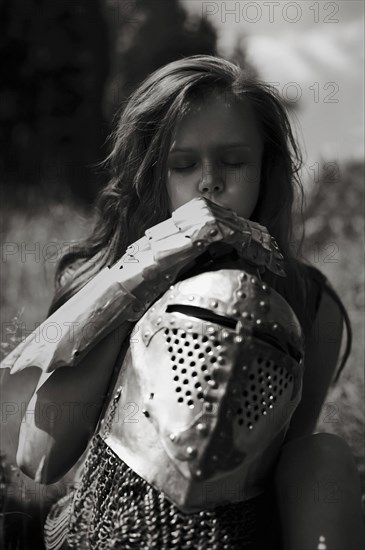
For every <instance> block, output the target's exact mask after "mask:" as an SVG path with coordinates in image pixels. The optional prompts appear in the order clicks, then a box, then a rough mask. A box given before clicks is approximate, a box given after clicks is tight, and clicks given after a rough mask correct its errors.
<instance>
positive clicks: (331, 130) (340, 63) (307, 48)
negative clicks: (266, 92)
mask: <svg viewBox="0 0 365 550" xmlns="http://www.w3.org/2000/svg"><path fill="white" fill-rule="evenodd" d="M181 2H182V4H183V5H184V6H185V7H186V8H187V9H188V10H189V11H190V12H191V13H194V14H196V15H199V16H200V17H206V18H207V19H208V20H209V21H210V22H211V23H212V24H213V25H214V26H215V27H216V28H217V30H218V33H219V42H218V45H219V51H220V53H221V55H223V56H224V55H225V54H229V52H230V51H231V50H232V48H233V46H234V45H235V43H237V40H240V41H242V44H244V45H245V48H246V51H247V55H248V59H249V61H251V62H252V64H253V65H254V66H255V67H256V68H257V69H258V71H259V74H260V76H261V78H262V79H263V80H265V81H267V82H271V83H277V87H278V89H279V90H280V91H281V92H286V94H287V96H288V97H289V98H291V99H293V98H295V97H296V96H297V95H300V96H301V101H300V109H298V110H297V118H298V121H299V125H300V128H301V129H299V130H298V131H299V135H300V134H302V138H300V140H301V143H302V144H303V142H304V147H305V151H306V152H307V154H306V157H307V164H308V165H311V164H312V163H313V162H315V161H316V160H318V159H319V158H320V157H322V158H324V159H325V160H327V161H341V160H345V159H350V158H357V159H358V158H363V155H364V106H363V104H364V99H363V97H364V59H363V58H364V31H363V29H364V3H363V2H362V0H359V1H352V0H350V1H345V0H340V1H337V2H326V1H325V0H321V1H319V2H315V1H311V0H301V1H297V2H287V1H284V0H281V1H278V0H276V1H275V0H268V1H265V0H260V2H257V1H256V2H251V1H240V2H237V1H226V2H225V1H212V2H210V1H201V0H181Z"/></svg>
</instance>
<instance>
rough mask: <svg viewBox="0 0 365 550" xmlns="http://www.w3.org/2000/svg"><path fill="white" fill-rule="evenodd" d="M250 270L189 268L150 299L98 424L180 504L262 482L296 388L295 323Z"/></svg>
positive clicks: (199, 506) (208, 501) (238, 497)
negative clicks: (155, 298) (190, 273)
mask: <svg viewBox="0 0 365 550" xmlns="http://www.w3.org/2000/svg"><path fill="white" fill-rule="evenodd" d="M240 267H242V264H241V266H240ZM247 268H248V270H246V269H245V270H243V269H241V268H240V269H232V268H230V269H225V268H224V267H223V268H220V269H218V270H217V269H215V270H214V271H208V272H202V273H199V274H197V275H196V274H195V275H194V276H193V277H189V278H186V279H185V280H182V281H180V282H178V283H177V284H175V285H173V286H171V287H170V289H169V290H168V291H167V292H166V293H165V294H164V295H163V296H162V298H160V299H159V300H158V301H157V302H155V304H154V305H153V306H151V307H150V309H149V310H148V311H147V312H146V313H145V314H144V316H143V317H142V318H141V319H140V321H139V322H138V323H137V324H136V326H135V328H134V330H133V332H132V334H131V337H130V345H129V348H128V351H127V353H126V356H125V359H124V362H123V365H122V367H121V369H120V372H119V376H118V379H117V382H116V385H115V393H114V399H113V400H112V401H111V402H110V404H109V408H108V410H107V412H106V415H105V417H104V420H103V422H102V423H101V427H100V435H101V436H102V437H103V439H104V440H105V442H106V443H107V445H108V446H109V447H110V448H111V449H112V450H113V451H114V452H115V453H116V454H117V455H118V457H119V458H121V459H122V460H123V461H124V462H125V463H126V464H127V465H128V466H129V467H130V468H131V469H133V470H134V471H135V472H136V473H137V474H138V475H139V476H141V477H142V478H144V479H145V480H146V481H147V482H148V483H150V484H151V485H152V486H154V487H155V488H156V489H158V490H159V491H162V493H163V494H164V495H165V497H166V498H168V499H169V500H170V501H171V502H172V503H173V504H175V505H176V506H177V507H178V508H179V509H180V510H181V511H183V512H185V513H192V512H196V511H200V510H206V509H210V508H214V507H216V506H218V505H222V504H225V503H228V502H238V501H243V500H247V499H250V498H252V497H254V496H256V495H258V494H259V493H260V492H262V491H263V489H264V485H265V480H267V476H268V475H269V473H270V471H271V469H272V468H273V467H274V465H275V461H276V459H277V456H278V453H279V449H280V446H281V444H282V441H283V438H284V436H285V433H286V430H287V428H288V426H289V422H290V418H291V416H292V414H293V412H294V410H295V408H296V406H297V405H298V403H299V400H300V397H301V389H302V375H303V365H302V358H303V341H302V331H301V327H300V324H299V322H298V320H297V318H296V316H295V314H294V312H293V310H292V309H291V307H290V306H289V304H288V303H287V302H286V301H285V299H284V298H283V297H282V296H280V295H279V294H278V293H277V292H276V291H274V290H273V289H271V288H269V287H268V286H267V285H266V284H264V283H262V281H261V280H260V277H259V276H258V275H255V274H253V272H252V269H251V270H250V269H249V266H247ZM249 271H251V273H250V272H249Z"/></svg>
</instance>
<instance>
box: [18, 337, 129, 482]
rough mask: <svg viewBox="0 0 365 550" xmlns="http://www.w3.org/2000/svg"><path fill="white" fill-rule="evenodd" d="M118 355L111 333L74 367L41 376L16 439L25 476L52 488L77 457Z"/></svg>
mask: <svg viewBox="0 0 365 550" xmlns="http://www.w3.org/2000/svg"><path fill="white" fill-rule="evenodd" d="M120 349H121V340H120V338H118V331H117V330H115V331H114V332H112V333H110V334H109V335H108V336H107V337H106V338H105V339H104V340H102V341H101V342H100V343H99V344H98V345H96V346H95V347H94V348H93V350H92V351H91V352H90V353H89V354H88V355H87V356H86V357H85V358H84V359H83V360H82V361H80V363H79V364H78V365H77V366H76V367H63V368H59V369H57V370H56V371H54V372H52V373H50V374H42V376H41V377H40V380H39V383H38V388H37V390H36V391H35V393H34V395H33V397H32V398H31V400H30V402H29V405H28V408H27V410H26V413H25V415H24V418H23V421H22V423H21V428H20V433H19V443H18V452H17V464H18V466H19V468H20V469H21V470H22V471H23V472H24V473H25V474H26V475H27V476H29V477H31V478H32V479H34V480H35V481H37V482H40V483H53V482H55V481H57V480H58V479H60V478H61V477H62V476H63V475H64V474H65V473H66V472H67V471H68V470H69V469H70V468H71V467H72V466H73V464H74V463H75V462H76V460H77V459H78V458H79V457H80V455H81V454H82V453H83V451H84V450H85V448H86V446H87V444H88V441H89V439H90V437H91V435H92V434H93V432H94V429H95V427H96V424H97V421H98V418H99V415H100V412H101V408H102V405H103V402H104V400H105V397H106V394H107V390H108V385H109V381H110V377H111V374H112V371H113V367H114V365H115V363H116V360H117V357H118V354H119V352H120Z"/></svg>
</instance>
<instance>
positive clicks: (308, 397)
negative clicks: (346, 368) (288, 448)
mask: <svg viewBox="0 0 365 550" xmlns="http://www.w3.org/2000/svg"><path fill="white" fill-rule="evenodd" d="M342 331H343V317H342V312H341V309H340V307H339V305H338V304H337V303H336V301H335V300H334V299H333V297H332V296H331V295H330V294H329V293H328V292H326V289H325V288H324V290H323V293H322V298H321V303H320V306H319V309H318V313H317V316H316V319H315V321H314V324H313V327H312V330H311V333H310V336H309V337H308V339H307V342H306V351H305V370H304V377H303V392H302V399H301V402H300V403H299V405H298V407H297V409H296V410H295V412H294V414H293V417H292V420H291V423H290V427H289V430H288V433H287V435H286V438H285V441H286V442H287V441H289V440H291V439H295V438H297V437H302V436H305V435H310V434H311V433H313V431H314V430H315V427H316V424H317V421H318V419H319V416H320V413H321V409H322V407H323V403H324V400H325V398H326V395H327V392H328V389H329V387H330V384H331V381H332V379H333V376H334V373H335V370H336V366H337V362H338V358H339V353H340V348H341V338H342ZM325 412H326V411H325ZM335 412H336V411H335V409H330V408H328V410H327V414H328V415H329V416H331V415H332V417H334V415H335Z"/></svg>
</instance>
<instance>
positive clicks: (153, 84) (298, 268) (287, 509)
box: [17, 56, 362, 550]
mask: <svg viewBox="0 0 365 550" xmlns="http://www.w3.org/2000/svg"><path fill="white" fill-rule="evenodd" d="M108 161H109V163H110V167H111V172H112V178H111V180H110V183H109V184H108V185H107V186H106V187H105V189H104V190H102V191H101V193H100V195H99V199H98V207H97V209H98V215H99V219H98V221H97V223H96V225H95V228H94V230H93V232H92V234H91V236H90V237H89V238H88V239H87V240H86V241H85V243H84V247H83V248H82V249H81V250H77V251H73V252H70V253H68V254H66V255H65V256H64V257H63V258H62V260H61V262H60V264H59V266H58V271H57V278H56V285H57V288H56V294H55V297H54V300H53V303H52V305H51V307H50V310H49V314H51V313H52V312H54V311H55V310H56V309H57V308H59V307H60V305H61V304H63V303H65V301H67V300H68V299H69V298H70V297H72V296H73V295H74V294H75V293H76V292H77V291H79V290H80V289H81V288H82V287H83V286H84V285H85V284H86V283H87V282H88V281H89V280H90V279H91V278H92V277H93V276H95V275H96V274H98V273H99V272H100V270H101V269H102V268H104V267H105V266H107V265H112V264H114V263H115V262H116V261H117V260H118V259H119V258H120V257H121V256H122V254H123V253H124V251H125V250H126V248H127V246H128V245H131V243H134V241H136V239H138V238H140V237H141V236H142V235H143V234H144V232H145V231H146V230H147V229H148V228H151V227H154V226H156V224H159V223H160V222H163V221H164V220H167V219H168V218H170V216H171V213H172V212H174V211H175V210H176V209H177V208H179V207H181V206H183V205H184V204H186V203H187V202H189V201H190V200H192V199H194V198H197V197H205V198H207V199H209V200H211V201H212V202H213V203H216V204H218V205H220V206H222V207H224V208H230V209H232V210H234V211H235V212H236V213H237V214H238V215H239V216H241V217H243V218H246V219H250V220H251V221H253V222H258V223H259V224H262V225H264V226H266V227H267V228H268V230H269V232H270V234H271V235H272V236H274V238H275V239H276V241H277V242H278V244H279V248H280V249H281V251H282V252H283V254H284V258H285V269H286V273H287V275H288V277H287V278H286V279H282V278H280V277H277V276H276V275H273V274H269V273H268V272H265V273H264V275H263V278H264V280H265V281H266V282H267V283H268V284H269V285H270V286H271V287H273V288H275V289H276V290H277V291H278V292H279V293H280V294H282V296H284V297H285V299H286V300H287V301H288V303H289V304H290V305H291V307H292V309H293V310H294V312H295V313H296V315H297V317H298V319H299V321H300V323H301V326H302V328H303V331H304V335H305V374H304V382H303V392H302V399H301V402H300V404H299V406H298V407H297V409H296V411H295V413H294V415H293V417H292V421H291V424H290V428H289V430H288V432H287V435H286V439H285V444H284V446H283V447H282V451H281V455H280V459H279V461H278V464H277V468H276V473H275V476H274V479H273V480H272V483H271V484H269V486H268V487H267V491H266V492H265V493H264V494H263V495H259V496H258V497H255V498H253V499H250V500H248V501H246V502H244V503H238V504H232V505H230V506H226V507H221V508H217V509H216V510H213V511H203V512H200V513H196V514H192V515H189V516H184V514H182V513H180V512H179V510H177V509H176V507H174V505H173V504H171V503H170V502H169V501H168V500H166V499H165V498H163V495H161V494H160V495H159V494H158V493H157V492H156V490H155V489H153V488H152V487H150V486H148V484H147V483H142V481H141V480H140V479H138V476H136V475H135V474H134V472H133V471H131V470H130V468H128V467H127V466H126V465H125V464H124V463H122V461H120V460H118V458H117V457H116V456H115V455H114V454H113V452H112V451H111V449H110V448H108V447H107V446H106V445H105V443H102V442H101V441H100V440H99V439H98V438H97V437H96V436H94V437H93V438H92V439H91V444H90V446H89V448H88V450H87V454H86V461H85V464H84V467H83V469H82V472H81V474H80V475H81V477H80V479H79V480H78V483H77V489H76V491H75V494H74V495H71V496H72V498H71V496H70V495H68V496H66V498H65V499H63V500H62V501H61V502H60V503H59V504H57V505H55V507H54V508H53V509H52V511H51V513H50V515H49V518H48V520H47V521H46V525H45V533H46V543H47V547H48V548H53V549H54V548H61V547H62V548H68V547H70V548H147V547H152V548H166V549H167V548H169V549H170V548H201V549H208V548H209V549H212V548H255V549H260V548H264V549H270V548H281V549H288V550H301V549H303V550H304V549H306V550H307V549H313V550H315V549H322V550H323V549H325V548H328V550H330V549H331V550H337V549H338V550H340V549H344V548H347V549H348V550H350V549H353V550H355V549H360V548H361V537H362V528H361V525H362V519H361V506H360V491H359V483H358V479H357V472H356V467H355V465H354V461H353V459H352V456H351V452H350V450H349V448H348V447H347V445H346V443H345V442H344V441H343V440H341V439H340V438H338V437H335V436H332V435H329V434H315V435H312V434H313V430H314V429H315V425H316V422H317V419H318V416H319V413H320V410H321V406H322V404H323V401H324V399H325V396H326V393H327V390H328V388H329V385H330V383H331V381H332V379H333V377H334V374H335V370H336V365H337V362H338V355H339V348H340V336H341V333H342V323H343V319H345V321H346V322H348V318H347V315H346V312H345V310H344V308H343V306H342V303H341V301H340V300H339V299H338V297H337V296H336V294H335V293H334V291H333V290H332V289H331V287H330V286H329V285H328V284H327V282H326V280H325V278H324V277H323V276H322V275H321V274H320V272H318V271H317V270H315V269H314V268H312V267H310V266H308V265H306V264H304V263H303V262H301V261H299V260H298V258H296V257H294V256H293V252H292V250H291V247H290V243H291V238H292V226H291V210H292V204H293V200H294V196H295V191H299V192H302V190H301V184H300V179H299V169H300V166H301V158H300V154H299V151H298V148H297V146H296V143H295V140H294V137H293V134H292V131H291V128H290V124H289V121H288V118H287V115H286V113H285V110H284V109H283V107H282V105H281V103H280V101H279V99H278V98H277V96H276V95H275V93H274V92H273V91H272V90H271V89H270V88H269V87H268V86H265V85H264V84H262V83H259V82H257V81H255V80H253V79H251V78H250V77H248V76H247V75H246V74H245V73H244V72H242V71H241V70H240V69H239V68H238V67H236V66H235V65H233V64H231V63H229V62H227V61H225V60H222V59H219V58H215V57H209V56H194V57H190V58H186V59H182V60H179V61H176V62H173V63H171V64H169V65H167V66H165V67H163V68H162V69H160V70H158V71H156V72H155V73H154V74H152V75H151V76H150V77H149V78H148V79H147V80H146V81H145V82H144V83H143V84H142V85H141V86H140V87H139V88H138V89H137V90H136V91H135V92H134V94H133V95H132V96H131V97H130V99H129V101H128V103H127V105H126V107H125V109H124V111H123V113H122V115H121V118H120V121H119V124H118V127H117V129H116V131H115V134H114V136H113V150H112V152H111V154H110V156H109V158H108ZM329 321H331V322H332V323H333V322H335V323H336V326H337V327H338V328H339V330H338V335H339V337H338V340H337V341H336V342H328V341H326V339H325V338H324V332H325V327H326V324H327V323H328V322H329ZM122 344H123V342H122V341H121V340H120V338H119V339H118V337H116V333H115V332H114V333H111V334H109V336H108V337H106V338H105V339H104V340H103V341H101V342H100V343H99V344H98V345H97V346H96V347H95V348H94V349H93V352H92V353H90V354H88V355H87V356H86V357H85V358H83V359H82V360H81V362H80V363H79V365H78V366H77V367H76V368H72V369H71V368H61V369H58V370H57V371H55V372H54V373H53V374H52V375H51V376H50V377H49V378H48V379H47V380H46V381H45V382H44V381H43V383H42V385H41V386H40V387H39V390H38V392H36V393H35V394H34V396H33V398H32V400H31V402H30V404H29V410H33V409H34V407H35V406H37V405H39V406H42V405H45V404H47V403H56V404H57V405H58V407H60V408H61V410H63V411H64V413H65V414H64V415H61V418H59V419H57V421H56V420H55V421H54V422H51V421H50V420H49V419H48V418H41V420H40V421H39V422H38V424H37V423H36V422H35V421H34V417H33V420H32V417H31V415H26V417H27V421H26V422H25V423H24V424H23V425H22V427H21V431H20V440H19V450H18V456H17V460H18V464H19V466H20V468H21V469H22V470H23V471H24V472H25V473H27V474H28V475H30V476H32V477H33V478H38V480H39V481H41V482H45V483H49V482H52V481H54V480H56V479H59V478H60V477H61V476H62V475H64V473H65V472H66V471H67V470H68V469H69V468H70V467H71V466H72V465H73V464H74V463H75V461H76V460H77V459H78V458H79V457H80V455H81V454H82V453H83V451H84V450H85V448H86V446H87V444H88V442H89V441H90V437H91V436H92V434H93V433H94V431H95V428H96V425H97V421H98V419H99V418H103V415H104V412H105V408H106V405H107V404H108V402H109V401H110V400H111V399H112V398H113V395H109V394H108V387H110V388H112V384H111V383H110V382H111V378H112V376H115V371H118V369H119V368H120V364H121V363H120V360H121V353H122V351H121V350H122V348H123V346H122ZM346 356H347V354H346ZM343 366H344V361H343V362H342V364H341V366H340V368H339V369H338V372H337V376H336V378H335V379H336V380H337V379H338V376H339V373H340V371H341V369H342V367H343ZM114 397H115V396H114ZM66 401H67V402H66ZM70 402H71V403H79V404H84V405H88V404H89V405H91V404H92V406H90V407H88V414H87V415H85V414H82V412H84V411H85V407H79V408H77V407H76V408H74V409H73V416H72V422H70V420H69V419H70V415H69V404H70ZM326 483H327V485H328V483H332V484H334V485H333V489H334V498H332V499H328V498H327V499H326V498H325V497H326V495H324V498H321V499H319V502H314V500H313V492H312V487H313V485H314V484H318V486H320V487H326ZM331 487H332V486H331ZM324 490H326V489H324ZM142 493H143V495H144V496H143V498H142V501H141V500H140V498H139V497H140V495H141V494H142ZM118 499H120V500H118ZM123 499H127V500H128V503H129V505H128V506H127V507H126V506H124V507H123V506H122V503H123ZM328 500H329V501H330V502H328ZM137 501H138V504H136V503H137ZM121 509H123V513H122V515H120V514H119V516H118V512H120V510H121ZM69 514H70V517H68V515H69ZM117 518H118V521H117ZM171 537H172V538H171Z"/></svg>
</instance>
